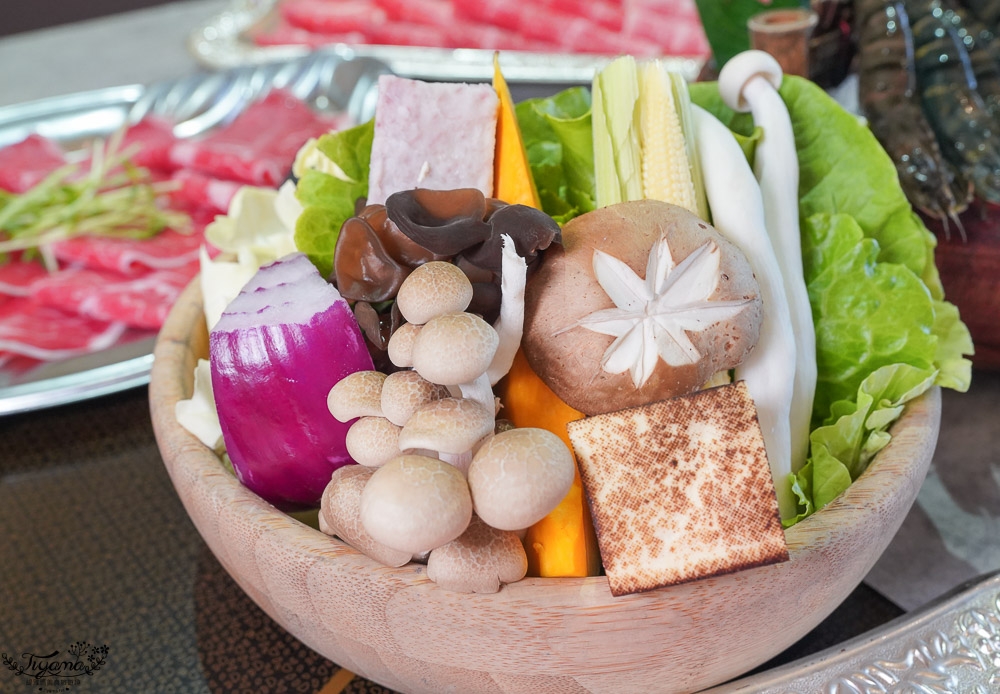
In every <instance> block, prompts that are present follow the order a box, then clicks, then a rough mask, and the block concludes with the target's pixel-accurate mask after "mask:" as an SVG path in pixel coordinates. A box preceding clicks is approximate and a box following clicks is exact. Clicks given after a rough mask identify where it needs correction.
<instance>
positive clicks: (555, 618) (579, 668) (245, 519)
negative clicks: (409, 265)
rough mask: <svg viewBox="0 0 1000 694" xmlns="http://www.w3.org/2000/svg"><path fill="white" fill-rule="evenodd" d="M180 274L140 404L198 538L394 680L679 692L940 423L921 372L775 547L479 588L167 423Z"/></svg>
mask: <svg viewBox="0 0 1000 694" xmlns="http://www.w3.org/2000/svg"><path fill="white" fill-rule="evenodd" d="M197 285H198V283H197V282H194V283H192V285H191V286H189V287H188V289H187V290H186V291H185V292H184V294H183V296H182V297H181V299H180V301H179V302H178V303H177V305H176V306H175V307H174V309H173V311H172V312H171V314H170V317H169V319H168V320H167V324H166V325H165V326H164V328H163V331H162V332H161V333H160V337H159V340H158V342H157V344H156V351H155V362H154V365H153V374H152V382H151V384H150V388H149V398H150V405H151V408H152V417H153V424H154V427H155V431H156V439H157V442H158V444H159V446H160V451H161V452H162V454H163V459H164V462H165V463H166V466H167V470H168V472H169V473H170V477H171V479H172V480H173V483H174V487H175V488H176V490H177V494H178V496H180V498H181V501H183V503H184V506H185V508H186V509H187V512H188V514H189V515H190V516H191V520H192V521H194V524H195V526H196V527H197V528H198V531H199V532H200V533H201V536H202V537H203V538H204V539H205V542H206V543H207V544H208V546H209V547H210V548H211V550H212V552H214V553H215V556H216V557H217V558H218V560H219V561H220V562H221V563H222V565H223V566H224V567H225V568H226V570H227V571H228V572H229V573H230V575H232V577H233V578H234V579H235V580H236V582H237V583H239V584H240V586H241V587H242V588H243V590H245V591H246V592H247V594H248V595H249V596H250V597H251V598H253V600H254V601H255V602H256V603H257V604H258V605H260V607H261V608H262V609H263V610H264V611H266V612H267V613H268V614H269V615H271V617H273V618H274V619H275V621H277V622H278V623H279V624H281V625H282V626H283V627H284V628H285V629H287V630H288V631H290V632H291V633H292V634H294V635H295V636H296V637H297V638H299V639H300V640H301V641H302V642H303V643H305V644H306V645H308V646H309V647H310V648H313V649H315V650H316V651H318V652H319V653H321V654H323V655H324V656H326V657H328V658H330V659H331V660H334V661H336V662H337V663H339V664H341V665H342V666H344V667H345V668H348V669H350V670H352V671H354V672H356V673H358V674H360V675H363V676H365V677H368V678H370V679H372V680H375V681H376V682H379V683H381V684H383V685H385V686H387V687H392V688H394V689H398V690H400V691H403V692H428V693H432V694H438V693H440V692H445V691H453V692H462V693H468V692H493V693H501V692H503V693H507V692H532V693H533V694H543V693H545V692H553V693H555V692H559V693H569V692H624V693H628V694H634V693H635V692H642V691H657V692H668V691H669V692H684V691H693V690H697V689H701V688H703V687H707V686H710V685H712V684H716V683H719V682H722V681H725V680H727V679H729V678H731V677H734V676H736V675H738V674H740V673H742V672H745V671H746V670H748V669H750V668H752V667H754V666H756V665H758V664H760V663H762V662H764V661H765V660H767V659H768V658H770V657H772V656H774V655H775V654H777V653H779V652H781V651H782V650H784V649H785V648H786V647H787V646H789V645H791V644H792V643H793V642H795V641H796V640H798V639H799V638H800V637H802V636H803V635H804V634H805V633H806V632H808V631H809V630H810V629H812V628H813V627H815V626H816V625H817V624H818V623H819V622H820V621H821V620H822V619H823V618H824V617H826V616H827V615H828V614H829V613H830V612H831V611H832V610H833V609H834V608H835V607H836V606H837V605H838V604H839V603H840V602H841V601H842V600H843V599H844V598H845V597H846V596H847V595H848V593H850V592H851V590H853V589H854V588H855V586H857V585H858V583H859V582H860V581H861V579H862V578H863V577H864V576H865V574H866V573H867V572H868V570H869V568H870V567H871V566H872V564H873V563H874V562H875V560H876V559H877V558H878V556H879V555H880V554H881V553H882V550H883V549H884V548H885V546H886V545H887V544H888V542H889V540H890V539H891V538H892V536H893V534H894V533H895V532H896V530H897V528H898V527H899V524H900V523H901V522H902V520H903V517H904V516H905V515H906V512H907V510H908V509H909V508H910V505H911V504H912V503H913V500H914V498H915V497H916V495H917V490H918V489H919V488H920V484H921V482H922V480H923V478H924V475H925V473H926V471H927V466H928V464H929V463H930V460H931V455H932V453H933V451H934V445H935V443H936V441H937V435H938V428H939V424H940V412H941V397H940V393H939V391H938V390H937V389H934V390H932V391H931V392H929V393H927V394H926V395H924V396H923V397H921V398H920V399H918V400H916V401H914V402H913V403H911V404H910V405H909V407H907V410H906V412H905V413H904V414H903V416H902V418H901V419H900V420H899V421H898V422H897V423H896V425H895V426H894V427H893V429H892V435H893V436H892V443H890V444H889V446H888V447H887V448H886V449H885V450H883V451H882V452H881V453H880V454H879V455H878V457H877V458H876V460H875V461H874V462H873V464H872V465H871V467H870V468H869V470H868V471H867V472H866V473H865V474H864V475H862V476H861V478H860V479H859V480H858V481H857V482H856V483H855V484H854V485H852V486H851V488H850V490H849V491H848V492H846V493H845V494H843V495H842V496H841V497H840V498H838V499H836V500H835V501H833V502H832V503H831V504H829V505H828V506H827V507H826V508H824V509H823V510H822V511H820V512H819V513H816V514H815V515H813V516H812V517H811V518H809V519H807V520H806V521H804V522H802V523H799V524H798V525H796V526H795V527H793V528H791V529H790V530H789V531H788V544H789V549H790V553H791V561H789V562H787V563H784V564H779V565H776V566H767V567H763V568H759V569H751V570H749V571H744V572H741V573H736V574H731V575H728V576H720V577H718V578H710V579H706V580H702V581H696V582H693V583H688V584H684V585H678V586H673V587H670V588H666V589H661V590H656V591H652V592H649V593H642V594H639V595H629V596H626V597H621V598H614V597H612V596H611V592H610V591H609V589H608V582H607V579H605V578H604V577H594V578H564V579H552V578H549V579H542V578H531V579H525V580H523V581H521V582H519V583H516V584H513V585H510V586H506V587H505V588H503V589H502V590H501V591H500V592H499V593H497V594H495V595H475V594H473V595H465V594H460V593H452V592H449V591H447V590H443V589H441V588H439V587H437V586H436V585H435V584H434V583H432V582H430V581H429V580H428V579H427V577H426V576H425V574H424V567H423V566H421V565H415V564H410V565H407V566H404V567H401V568H398V569H392V568H385V567H383V566H381V565H379V564H377V563H376V562H374V561H372V560H371V559H369V558H368V557H366V556H364V555H362V554H360V553H358V552H356V551H355V550H353V549H351V548H350V547H348V546H346V545H344V544H343V543H341V542H338V541H337V540H335V539H333V538H330V537H327V536H326V535H324V534H322V533H320V532H319V531H317V530H313V529H312V528H309V527H307V526H305V525H303V524H301V523H299V522H298V521H296V520H294V519H292V518H290V517H288V516H287V515H285V514H284V513H281V512H279V511H277V510H276V509H275V508H274V507H272V506H271V505H270V504H268V503H266V502H265V501H263V500H261V499H260V498H259V497H258V496H256V495H255V494H254V493H252V492H250V491H249V490H248V489H246V488H244V487H243V486H242V485H241V484H240V483H239V482H238V481H237V480H236V478H235V477H233V475H232V474H230V473H229V472H227V471H226V469H225V468H224V467H223V465H222V463H221V461H220V460H219V458H218V457H217V456H216V455H215V454H214V453H213V452H212V451H210V450H209V449H208V448H206V447H205V446H203V445H202V444H201V443H200V442H199V441H198V440H196V439H195V438H194V437H193V436H191V435H190V434H188V433H187V432H186V431H185V430H184V429H182V428H181V427H180V426H179V425H178V424H177V422H176V420H175V418H174V404H175V403H176V402H177V401H178V400H180V399H183V398H186V397H189V396H190V393H191V388H192V372H193V370H194V366H195V363H196V360H197V358H198V357H205V356H206V355H207V354H208V338H207V334H206V330H205V325H204V320H203V318H202V310H201V297H200V293H199V291H198V286H197Z"/></svg>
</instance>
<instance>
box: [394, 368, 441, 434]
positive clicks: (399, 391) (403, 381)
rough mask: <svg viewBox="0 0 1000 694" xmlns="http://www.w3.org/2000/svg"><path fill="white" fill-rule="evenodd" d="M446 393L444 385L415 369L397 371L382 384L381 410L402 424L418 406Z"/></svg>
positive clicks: (438, 398) (395, 422) (437, 398)
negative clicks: (429, 379)
mask: <svg viewBox="0 0 1000 694" xmlns="http://www.w3.org/2000/svg"><path fill="white" fill-rule="evenodd" d="M448 395H449V393H448V389H447V388H446V387H444V386H440V385H436V384H434V383H431V382H430V381H428V380H427V379H425V378H424V377H423V376H421V375H420V374H418V373H417V372H416V371H397V372H396V373H393V374H389V375H388V376H387V377H386V379H385V383H383V384H382V412H383V414H384V415H385V417H386V419H388V420H389V421H390V422H392V423H393V424H396V425H398V426H403V425H404V424H406V423H407V422H408V421H409V419H410V417H411V416H413V413H414V412H416V411H417V410H418V409H419V408H420V407H422V406H423V405H426V404H427V403H429V402H432V401H434V400H440V399H441V398H446V397H448Z"/></svg>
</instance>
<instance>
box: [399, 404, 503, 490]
mask: <svg viewBox="0 0 1000 694" xmlns="http://www.w3.org/2000/svg"><path fill="white" fill-rule="evenodd" d="M493 426H494V420H493V412H492V410H487V409H486V408H484V407H483V406H482V405H481V404H479V403H478V402H476V401H475V400H465V399H462V398H441V399H440V400H434V401H432V402H430V403H427V404H426V405H424V406H423V407H421V408H420V409H418V410H417V411H416V412H414V413H413V416H411V417H410V418H409V420H408V421H407V422H406V424H405V425H404V426H403V429H402V431H400V433H399V446H400V448H401V449H403V450H407V449H411V448H415V449H424V450H428V451H435V452H437V453H439V454H440V456H441V460H444V461H445V462H447V463H450V464H452V465H454V466H455V467H457V468H459V469H460V470H462V471H463V472H464V471H465V469H466V468H467V467H468V465H469V463H470V462H471V460H472V447H473V446H475V445H476V443H477V442H478V441H479V440H480V439H482V438H483V437H485V436H489V435H490V434H491V433H492V432H493Z"/></svg>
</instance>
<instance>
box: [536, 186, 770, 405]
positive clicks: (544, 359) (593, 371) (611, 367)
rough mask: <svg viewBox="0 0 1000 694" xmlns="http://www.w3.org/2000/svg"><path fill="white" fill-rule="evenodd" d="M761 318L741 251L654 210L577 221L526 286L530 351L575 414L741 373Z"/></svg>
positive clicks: (624, 207) (637, 208) (646, 206)
mask: <svg viewBox="0 0 1000 694" xmlns="http://www.w3.org/2000/svg"><path fill="white" fill-rule="evenodd" d="M761 318H762V306H761V300H760V293H759V289H758V286H757V281H756V280H755V279H754V276H753V270H752V268H751V267H750V264H749V263H748V262H747V259H746V258H745V257H744V255H743V253H742V252H741V251H740V250H739V249H738V248H737V247H736V246H735V245H734V244H732V243H730V242H729V241H727V240H726V239H725V238H723V237H722V236H721V235H720V234H719V233H718V232H717V231H715V229H713V228H712V227H711V226H710V225H709V224H708V223H707V222H705V221H703V220H701V219H700V218H698V217H697V216H695V215H693V214H691V213H690V212H688V211H687V210H685V209H683V208H680V207H677V206H675V205H670V204H668V203H663V202H658V201H655V200H639V201H634V202H626V203H620V204H617V205H611V206H609V207H604V208H601V209H599V210H595V211H593V212H589V213H587V214H585V215H582V216H580V217H577V218H576V219H573V220H572V221H571V222H569V223H568V224H567V225H566V226H565V227H564V229H563V245H562V247H561V248H555V249H550V250H549V252H548V254H547V255H546V258H545V260H544V262H543V263H542V267H541V268H540V269H539V270H538V273H537V274H536V275H535V276H534V277H533V278H532V279H531V280H530V281H529V282H528V286H527V291H526V296H525V330H524V341H523V343H522V346H523V349H524V352H525V355H526V356H527V358H528V361H529V363H530V364H531V367H532V368H533V369H534V370H535V372H536V373H537V374H538V375H539V376H540V377H541V378H542V380H544V381H545V383H546V384H547V385H548V386H549V387H550V388H551V389H552V390H553V391H555V393H556V395H558V396H559V397H560V398H562V400H563V401H565V402H566V403H567V404H568V405H570V406H571V407H574V408H576V409H578V410H580V411H581V412H584V413H586V414H600V413H604V412H611V411H614V410H619V409H623V408H626V407H634V406H637V405H643V404H646V403H650V402H655V401H658V400H664V399H666V398H670V397H675V396H678V395H684V394H686V393H690V392H693V391H695V390H697V389H698V388H700V387H702V386H703V385H704V384H705V383H706V382H707V381H709V379H710V378H712V376H713V375H714V374H716V373H717V372H720V371H725V370H727V369H731V368H734V367H735V366H736V365H738V364H739V363H740V362H742V361H743V359H745V358H746V356H747V355H748V354H749V353H750V351H751V350H752V349H753V347H754V344H755V343H756V341H757V334H758V331H759V328H760V322H761Z"/></svg>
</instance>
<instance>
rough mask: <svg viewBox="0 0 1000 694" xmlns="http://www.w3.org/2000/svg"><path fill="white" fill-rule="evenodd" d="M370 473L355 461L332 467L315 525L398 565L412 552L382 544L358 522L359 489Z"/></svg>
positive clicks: (365, 552) (357, 548)
mask: <svg viewBox="0 0 1000 694" xmlns="http://www.w3.org/2000/svg"><path fill="white" fill-rule="evenodd" d="M373 474H374V470H372V469H370V468H366V467H360V466H357V465H346V466H344V467H342V468H338V469H337V470H336V471H334V473H333V476H332V477H331V479H330V482H329V484H327V485H326V489H324V490H323V497H322V499H321V500H320V507H319V529H320V530H322V531H323V532H324V533H326V534H327V535H336V536H337V537H339V538H340V539H341V540H343V541H344V542H346V543H347V544H349V545H350V546H351V547H353V548H354V549H356V550H358V551H359V552H363V553H364V554H367V555H368V556H369V557H371V558H372V559H374V560H375V561H377V562H379V563H380V564H384V565H385V566H402V565H403V564H405V563H407V562H408V561H410V557H411V556H412V554H410V553H407V552H401V551H399V550H396V549H391V548H389V547H386V546H385V545H383V544H381V543H380V542H378V541H376V540H375V539H373V538H372V536H371V535H369V534H368V533H367V532H366V531H365V529H364V526H362V525H361V492H362V490H363V489H364V488H365V486H366V485H367V483H368V480H370V479H371V476H372V475H373Z"/></svg>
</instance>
